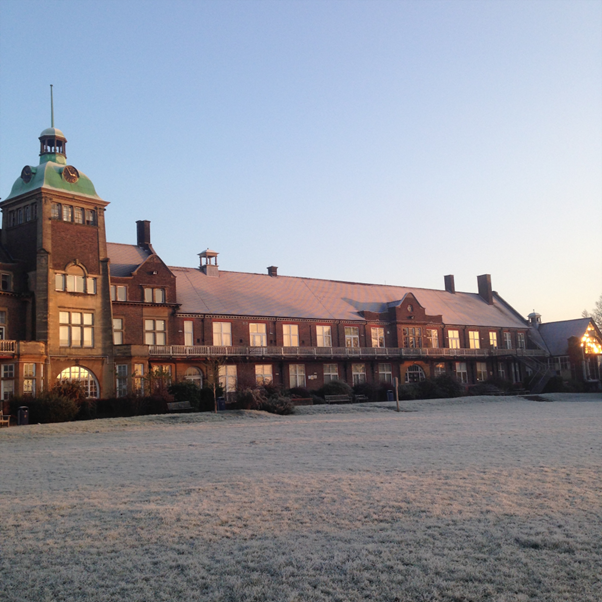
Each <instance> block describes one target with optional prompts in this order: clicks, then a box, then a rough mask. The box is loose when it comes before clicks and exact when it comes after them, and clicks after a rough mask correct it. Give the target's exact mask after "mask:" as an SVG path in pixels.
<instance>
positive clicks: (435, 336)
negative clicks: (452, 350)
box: [424, 329, 439, 349]
mask: <svg viewBox="0 0 602 602" xmlns="http://www.w3.org/2000/svg"><path fill="white" fill-rule="evenodd" d="M424 342H425V345H426V346H427V347H431V348H433V349H436V348H437V347H439V331H438V330H431V329H427V331H426V339H425V341H424Z"/></svg>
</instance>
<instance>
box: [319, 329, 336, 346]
mask: <svg viewBox="0 0 602 602" xmlns="http://www.w3.org/2000/svg"><path fill="white" fill-rule="evenodd" d="M316 342H317V344H318V347H332V334H331V330H330V326H320V325H318V326H316Z"/></svg>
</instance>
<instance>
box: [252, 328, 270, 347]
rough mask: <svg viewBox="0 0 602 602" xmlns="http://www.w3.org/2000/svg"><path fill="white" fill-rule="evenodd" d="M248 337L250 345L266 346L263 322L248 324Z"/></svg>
mask: <svg viewBox="0 0 602 602" xmlns="http://www.w3.org/2000/svg"><path fill="white" fill-rule="evenodd" d="M249 337H250V340H251V347H266V346H267V344H268V337H267V334H266V326H265V324H256V323H252V324H249Z"/></svg>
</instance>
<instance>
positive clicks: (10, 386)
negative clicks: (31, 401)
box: [0, 380, 15, 401]
mask: <svg viewBox="0 0 602 602" xmlns="http://www.w3.org/2000/svg"><path fill="white" fill-rule="evenodd" d="M14 394H15V381H14V380H3V381H2V390H1V391H0V396H1V397H2V400H3V401H7V400H8V399H10V398H11V397H12V396H13V395H14Z"/></svg>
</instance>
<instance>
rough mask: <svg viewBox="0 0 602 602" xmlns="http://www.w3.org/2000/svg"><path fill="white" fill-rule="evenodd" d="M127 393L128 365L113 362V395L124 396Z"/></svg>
mask: <svg viewBox="0 0 602 602" xmlns="http://www.w3.org/2000/svg"><path fill="white" fill-rule="evenodd" d="M127 394H128V365H127V364H115V396H116V397H125V396H126V395H127Z"/></svg>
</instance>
